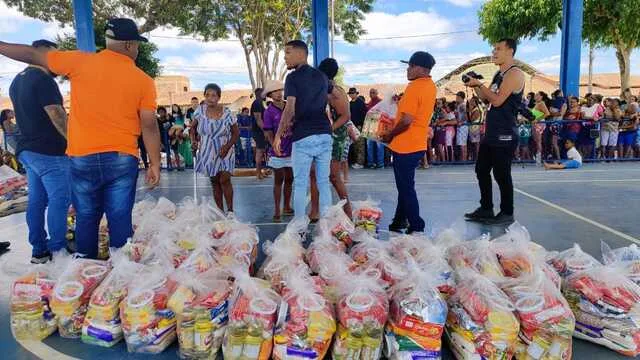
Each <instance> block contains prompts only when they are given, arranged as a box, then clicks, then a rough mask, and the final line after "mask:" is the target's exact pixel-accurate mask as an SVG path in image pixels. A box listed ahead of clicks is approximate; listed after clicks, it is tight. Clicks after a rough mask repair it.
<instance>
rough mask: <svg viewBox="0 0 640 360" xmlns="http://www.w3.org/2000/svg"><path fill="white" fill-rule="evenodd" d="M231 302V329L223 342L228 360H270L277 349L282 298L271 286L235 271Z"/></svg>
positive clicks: (242, 271) (224, 354)
mask: <svg viewBox="0 0 640 360" xmlns="http://www.w3.org/2000/svg"><path fill="white" fill-rule="evenodd" d="M234 277H235V288H234V292H233V295H232V297H231V300H230V302H229V309H230V310H229V325H228V327H227V331H226V333H225V335H224V340H223V342H222V353H223V356H224V359H225V360H238V359H242V360H268V359H270V358H271V350H272V349H273V331H274V328H275V324H276V316H277V313H278V304H280V301H281V298H280V296H279V295H278V294H277V293H276V292H275V291H273V290H271V288H270V286H269V282H267V281H265V280H262V279H258V278H252V277H250V276H249V275H248V274H247V273H246V272H244V269H242V270H239V271H235V272H234Z"/></svg>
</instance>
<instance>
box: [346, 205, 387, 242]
mask: <svg viewBox="0 0 640 360" xmlns="http://www.w3.org/2000/svg"><path fill="white" fill-rule="evenodd" d="M351 205H352V206H353V222H354V224H355V227H356V228H358V229H362V230H364V231H367V232H369V233H371V234H375V233H377V232H378V225H380V220H381V219H382V209H380V202H379V201H373V200H371V199H367V200H365V201H352V202H351Z"/></svg>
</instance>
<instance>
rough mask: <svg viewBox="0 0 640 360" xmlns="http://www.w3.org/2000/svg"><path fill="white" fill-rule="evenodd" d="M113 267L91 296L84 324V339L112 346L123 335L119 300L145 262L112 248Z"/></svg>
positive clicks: (92, 342) (87, 342)
mask: <svg viewBox="0 0 640 360" xmlns="http://www.w3.org/2000/svg"><path fill="white" fill-rule="evenodd" d="M110 261H111V263H112V264H113V269H112V270H111V272H110V273H109V275H107V277H106V278H105V279H104V281H102V283H101V284H100V286H98V287H97V288H96V290H95V291H94V292H93V294H92V295H91V299H90V300H89V309H88V310H87V315H86V316H85V318H84V324H83V326H82V336H81V339H82V342H84V343H86V344H92V345H98V346H103V347H111V346H113V345H115V344H117V343H118V342H119V341H120V340H122V338H123V336H124V335H123V332H122V325H121V321H120V302H121V301H122V300H123V299H124V298H125V297H126V296H127V291H128V287H129V284H130V282H131V281H133V280H134V279H135V277H136V276H137V274H138V272H139V271H140V270H142V268H143V265H142V264H138V263H135V262H132V261H130V260H129V258H128V256H127V254H126V253H124V252H123V251H122V250H115V249H112V251H111V259H110Z"/></svg>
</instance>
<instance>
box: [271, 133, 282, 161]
mask: <svg viewBox="0 0 640 360" xmlns="http://www.w3.org/2000/svg"><path fill="white" fill-rule="evenodd" d="M281 142H282V140H281V139H280V136H278V135H276V138H275V139H273V151H274V152H275V153H276V155H278V156H282V151H280V143H281Z"/></svg>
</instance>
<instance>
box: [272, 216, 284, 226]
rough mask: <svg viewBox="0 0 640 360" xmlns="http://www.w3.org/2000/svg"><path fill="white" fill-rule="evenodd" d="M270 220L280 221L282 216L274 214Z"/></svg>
mask: <svg viewBox="0 0 640 360" xmlns="http://www.w3.org/2000/svg"><path fill="white" fill-rule="evenodd" d="M271 220H273V222H274V223H277V224H279V223H281V222H282V218H281V217H280V216H275V215H274V216H273V218H272V219H271Z"/></svg>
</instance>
